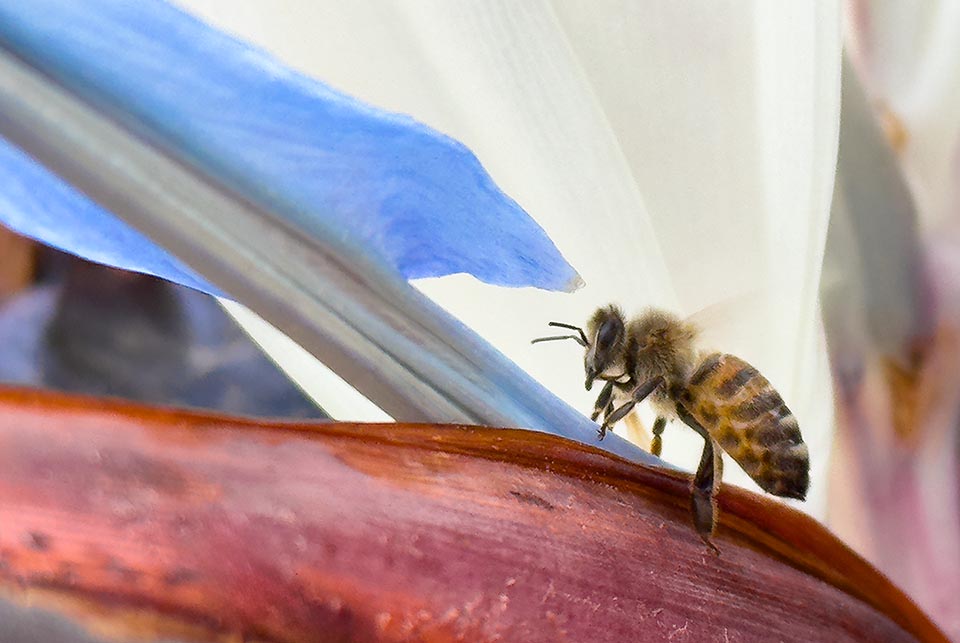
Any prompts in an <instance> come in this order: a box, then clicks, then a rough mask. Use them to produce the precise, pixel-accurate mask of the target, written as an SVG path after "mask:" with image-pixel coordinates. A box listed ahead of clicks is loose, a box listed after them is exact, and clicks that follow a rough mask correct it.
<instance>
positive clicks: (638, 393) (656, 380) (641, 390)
mask: <svg viewBox="0 0 960 643" xmlns="http://www.w3.org/2000/svg"><path fill="white" fill-rule="evenodd" d="M661 384H663V378H662V377H660V376H657V377H653V378H650V379H649V380H647V381H646V382H644V383H643V384H640V385H639V386H637V388H635V389H633V391H632V392H631V393H630V399H629V400H627V401H626V402H624V403H623V405H622V406H620V407H619V408H617V410H616V411H614V412H613V413H611V414H610V415H608V416H607V417H605V418H604V419H603V424H601V425H600V428H599V429H597V433H598V434H599V435H600V439H601V440H602V439H603V437H604V436H605V435H606V434H607V429H609V428H610V427H611V426H613V425H614V424H616V423H617V422H619V421H620V420H622V419H623V418H625V417H626V416H627V413H629V412H630V411H632V410H633V407H635V406H636V405H637V404H639V403H640V402H642V401H644V400H645V399H646V398H647V396H648V395H650V394H651V393H653V392H654V391H655V390H656V388H657V387H658V386H660V385H661Z"/></svg>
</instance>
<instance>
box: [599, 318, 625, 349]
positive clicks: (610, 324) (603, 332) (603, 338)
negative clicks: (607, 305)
mask: <svg viewBox="0 0 960 643" xmlns="http://www.w3.org/2000/svg"><path fill="white" fill-rule="evenodd" d="M619 334H620V325H619V324H618V323H617V322H616V321H615V320H612V319H611V320H608V321H606V322H604V323H603V325H602V326H600V330H599V331H598V332H597V344H598V347H599V348H601V349H608V348H610V347H611V346H613V344H614V343H615V342H616V341H617V337H618V335H619Z"/></svg>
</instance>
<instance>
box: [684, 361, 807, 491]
mask: <svg viewBox="0 0 960 643" xmlns="http://www.w3.org/2000/svg"><path fill="white" fill-rule="evenodd" d="M681 403H683V405H684V406H685V407H686V408H687V410H688V411H689V412H690V414H691V415H692V416H693V417H694V418H695V419H696V420H697V421H698V422H699V423H700V424H701V425H703V428H705V429H706V430H707V432H708V433H710V435H711V437H713V439H714V440H716V441H717V442H718V443H719V444H720V446H721V447H723V450H724V451H726V452H727V453H729V454H730V456H731V457H732V458H733V459H734V460H736V461H737V464H739V465H740V466H741V467H743V470H744V471H746V472H747V474H748V475H749V476H750V477H751V478H753V480H754V481H755V482H756V483H757V484H758V485H760V487H761V488H762V489H763V490H764V491H767V492H768V493H772V494H774V495H778V496H787V497H790V498H800V499H803V498H804V497H805V496H806V494H807V487H808V486H809V484H810V456H809V454H808V452H807V445H806V444H804V443H803V438H802V437H801V436H800V427H799V426H798V425H797V420H796V418H795V417H793V413H791V412H790V409H788V408H787V405H786V404H784V402H783V398H781V397H780V394H779V393H777V391H776V390H774V388H773V387H772V386H771V385H770V382H769V381H767V378H765V377H764V376H763V375H761V374H760V373H758V372H757V369H755V368H753V367H752V366H750V365H749V364H747V363H746V362H744V361H743V360H742V359H740V358H739V357H734V356H733V355H724V354H721V353H714V354H712V355H709V356H707V357H706V358H705V359H704V360H703V361H702V362H701V363H700V366H699V367H698V368H697V369H696V370H695V371H694V373H693V375H691V376H690V380H689V382H688V383H687V386H686V389H685V391H683V393H682V394H681Z"/></svg>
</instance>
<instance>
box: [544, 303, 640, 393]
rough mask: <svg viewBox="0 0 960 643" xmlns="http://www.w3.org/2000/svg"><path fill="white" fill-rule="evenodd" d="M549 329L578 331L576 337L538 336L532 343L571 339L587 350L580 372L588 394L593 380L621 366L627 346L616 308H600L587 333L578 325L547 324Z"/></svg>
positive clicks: (589, 324) (620, 316)
mask: <svg viewBox="0 0 960 643" xmlns="http://www.w3.org/2000/svg"><path fill="white" fill-rule="evenodd" d="M550 326H556V327H558V328H567V329H570V330H575V331H577V334H576V335H553V336H550V337H538V338H537V339H535V340H533V343H534V344H536V343H538V342H549V341H553V340H557V339H572V340H574V341H575V342H577V343H578V344H580V345H581V346H583V347H584V348H586V349H587V352H586V355H584V357H583V369H584V371H585V373H586V376H587V379H586V387H587V390H588V391H589V390H590V389H591V388H592V387H593V381H594V380H595V379H596V378H597V376H598V375H600V374H602V373H603V372H604V371H606V370H607V369H608V368H610V367H612V366H616V365H619V364H621V362H622V361H623V352H624V347H625V345H626V327H625V324H624V318H623V311H621V310H620V309H619V308H617V307H616V306H606V307H604V308H600V309H598V310H597V312H595V313H594V314H593V317H591V318H590V321H589V322H587V330H586V332H584V331H583V329H582V328H580V327H579V326H573V325H571V324H564V323H561V322H550Z"/></svg>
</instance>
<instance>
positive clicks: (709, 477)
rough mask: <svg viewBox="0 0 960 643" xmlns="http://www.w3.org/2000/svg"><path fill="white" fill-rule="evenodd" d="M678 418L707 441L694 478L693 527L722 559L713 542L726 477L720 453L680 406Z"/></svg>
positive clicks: (705, 431) (706, 434) (705, 432)
mask: <svg viewBox="0 0 960 643" xmlns="http://www.w3.org/2000/svg"><path fill="white" fill-rule="evenodd" d="M677 415H679V416H680V419H681V420H683V422H684V424H687V425H688V426H689V427H690V428H691V429H693V430H694V431H696V432H697V433H699V434H700V435H701V437H703V454H702V455H701V456H700V466H698V467H697V473H696V474H695V475H694V476H693V485H692V490H691V491H692V495H691V498H690V508H691V510H692V512H693V524H694V526H695V527H696V529H697V533H699V534H700V538H702V539H703V542H705V543H706V544H707V546H709V547H710V549H712V550H713V552H714V553H715V554H717V555H718V556H719V555H720V550H719V549H717V547H716V545H714V544H713V543H712V542H711V541H710V537H711V536H712V535H713V531H714V529H715V528H716V524H717V516H716V514H717V489H718V488H719V486H720V477H721V476H722V475H723V462H722V460H721V459H720V450H719V449H717V447H716V445H715V444H714V441H713V438H711V437H710V434H709V433H708V432H707V430H706V429H704V428H703V426H701V425H700V423H699V422H697V421H696V420H695V419H694V418H693V416H692V415H690V413H689V412H688V411H687V410H686V409H685V408H683V406H682V405H680V404H677Z"/></svg>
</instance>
